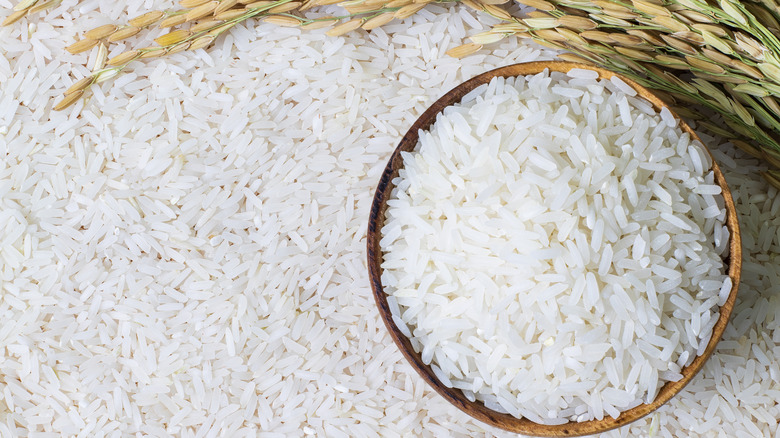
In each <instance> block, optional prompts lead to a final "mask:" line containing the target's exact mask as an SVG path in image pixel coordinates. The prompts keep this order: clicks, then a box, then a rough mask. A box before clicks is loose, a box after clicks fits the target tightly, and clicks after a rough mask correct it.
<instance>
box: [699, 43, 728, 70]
mask: <svg viewBox="0 0 780 438" xmlns="http://www.w3.org/2000/svg"><path fill="white" fill-rule="evenodd" d="M699 50H701V53H702V54H703V55H704V56H706V57H707V58H709V59H711V60H712V61H715V62H717V63H719V64H721V65H725V66H728V65H729V63H730V62H731V58H730V57H729V56H726V55H724V54H722V53H720V52H718V51H717V50H712V49H710V48H709V47H702V48H701V49H699Z"/></svg>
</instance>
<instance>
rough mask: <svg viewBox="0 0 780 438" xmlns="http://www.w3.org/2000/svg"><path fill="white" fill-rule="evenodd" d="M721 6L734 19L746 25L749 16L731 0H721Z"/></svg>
mask: <svg viewBox="0 0 780 438" xmlns="http://www.w3.org/2000/svg"><path fill="white" fill-rule="evenodd" d="M719 3H720V8H721V9H722V10H723V12H724V13H725V14H726V15H728V16H729V17H730V18H731V19H732V20H734V21H736V22H737V23H739V24H741V25H743V26H746V25H747V24H748V21H747V17H745V15H744V14H743V13H742V12H741V11H740V10H739V9H737V7H736V6H734V5H733V4H732V3H731V2H730V1H729V0H720V2H719Z"/></svg>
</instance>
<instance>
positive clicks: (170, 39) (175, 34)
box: [154, 29, 192, 47]
mask: <svg viewBox="0 0 780 438" xmlns="http://www.w3.org/2000/svg"><path fill="white" fill-rule="evenodd" d="M190 35H192V32H190V31H189V30H183V29H179V30H174V31H172V32H168V33H166V34H165V35H161V36H159V37H157V38H155V39H154V41H155V42H156V43H157V44H159V45H160V46H162V47H167V46H171V45H173V44H176V43H180V42H182V41H184V40H186V39H187V38H189V37H190Z"/></svg>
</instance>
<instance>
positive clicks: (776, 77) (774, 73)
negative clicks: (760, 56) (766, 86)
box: [756, 62, 780, 83]
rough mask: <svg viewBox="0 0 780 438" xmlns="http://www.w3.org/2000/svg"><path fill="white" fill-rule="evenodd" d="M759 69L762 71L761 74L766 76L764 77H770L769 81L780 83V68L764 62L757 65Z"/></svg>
mask: <svg viewBox="0 0 780 438" xmlns="http://www.w3.org/2000/svg"><path fill="white" fill-rule="evenodd" d="M756 67H758V69H759V70H760V71H761V73H763V74H764V76H766V77H768V78H769V79H771V80H773V81H775V82H778V83H780V67H777V66H776V65H774V64H769V63H766V62H762V63H760V64H758V65H756Z"/></svg>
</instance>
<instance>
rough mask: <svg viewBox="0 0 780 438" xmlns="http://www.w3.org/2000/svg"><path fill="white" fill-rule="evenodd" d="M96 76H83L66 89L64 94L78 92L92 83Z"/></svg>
mask: <svg viewBox="0 0 780 438" xmlns="http://www.w3.org/2000/svg"><path fill="white" fill-rule="evenodd" d="M94 80H95V78H94V77H92V76H87V77H85V78H81V79H79V80H78V81H76V82H74V83H73V85H71V86H70V87H68V89H67V90H65V93H63V95H65V96H68V95H71V94H73V93H76V92H78V91H82V90H84V89H86V88H87V87H89V86H90V85H92V82H94Z"/></svg>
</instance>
